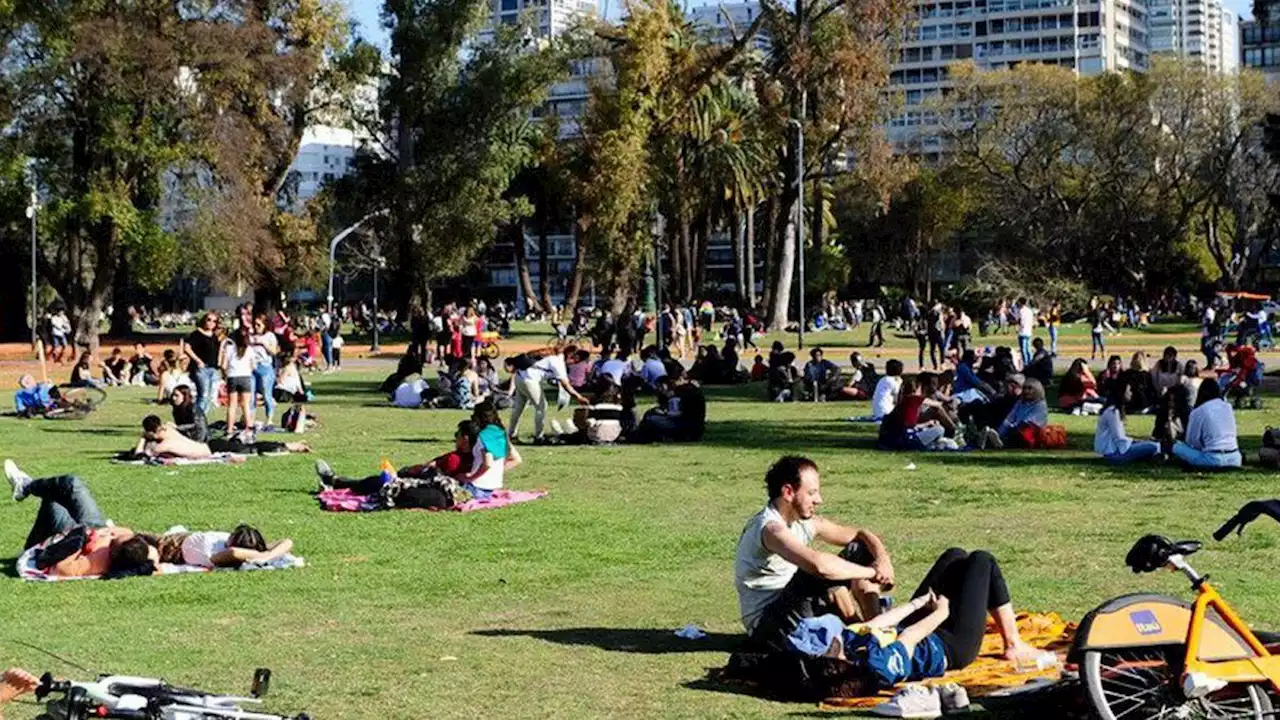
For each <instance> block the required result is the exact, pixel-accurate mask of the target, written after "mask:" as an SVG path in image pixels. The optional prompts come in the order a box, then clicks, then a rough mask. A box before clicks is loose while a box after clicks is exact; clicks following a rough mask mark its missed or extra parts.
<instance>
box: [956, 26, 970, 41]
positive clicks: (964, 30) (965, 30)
mask: <svg viewBox="0 0 1280 720" xmlns="http://www.w3.org/2000/svg"><path fill="white" fill-rule="evenodd" d="M956 37H958V38H967V37H973V23H956Z"/></svg>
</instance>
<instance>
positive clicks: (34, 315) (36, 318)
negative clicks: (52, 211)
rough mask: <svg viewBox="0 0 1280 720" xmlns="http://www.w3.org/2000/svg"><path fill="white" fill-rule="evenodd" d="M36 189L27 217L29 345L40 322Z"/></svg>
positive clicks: (33, 341)
mask: <svg viewBox="0 0 1280 720" xmlns="http://www.w3.org/2000/svg"><path fill="white" fill-rule="evenodd" d="M39 200H40V199H39V198H38V197H36V191H35V190H32V191H31V204H30V205H28V206H27V217H28V218H30V219H31V347H35V346H36V325H37V324H38V323H39V322H40V310H39V309H38V308H37V307H36V302H37V299H36V211H37V209H39V207H40V202H39Z"/></svg>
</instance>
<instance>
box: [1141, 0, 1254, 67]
mask: <svg viewBox="0 0 1280 720" xmlns="http://www.w3.org/2000/svg"><path fill="white" fill-rule="evenodd" d="M1147 8H1148V21H1147V25H1148V30H1149V35H1150V41H1151V52H1153V53H1168V54H1171V55H1178V56H1180V57H1184V58H1188V59H1192V60H1199V61H1201V62H1203V63H1204V64H1205V67H1206V68H1207V69H1208V70H1210V71H1211V72H1216V73H1223V74H1230V73H1234V72H1236V71H1237V70H1239V67H1240V50H1239V46H1238V44H1237V42H1238V39H1239V33H1240V28H1239V23H1238V21H1237V18H1236V15H1235V13H1233V12H1231V11H1230V10H1227V9H1226V8H1225V7H1224V6H1223V4H1222V0H1150V2H1149V4H1148V5H1147Z"/></svg>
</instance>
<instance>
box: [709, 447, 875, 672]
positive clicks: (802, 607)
mask: <svg viewBox="0 0 1280 720" xmlns="http://www.w3.org/2000/svg"><path fill="white" fill-rule="evenodd" d="M764 480H765V487H766V488H767V490H768V492H769V502H768V504H766V505H765V506H764V509H763V510H761V511H760V512H758V513H756V514H755V515H753V516H752V517H751V519H750V520H748V521H747V525H746V527H745V528H743V530H742V536H741V537H740V538H739V540H738V552H737V559H736V561H735V563H734V584H735V586H736V587H737V590H738V607H739V609H740V610H741V614H742V624H743V626H745V627H746V629H747V636H748V637H749V638H751V640H753V641H754V642H756V643H758V644H760V645H763V646H765V647H768V648H770V649H773V650H787V649H788V647H789V645H788V642H787V636H788V635H790V634H791V632H792V631H793V630H795V628H796V624H797V623H798V622H799V621H800V619H802V618H806V617H813V616H815V615H819V614H824V613H828V612H833V611H834V612H836V613H838V614H839V616H840V617H841V618H842V619H843V620H844V621H845V622H852V621H853V620H855V619H856V618H859V617H861V618H863V619H871V618H873V617H875V616H876V615H878V614H879V610H880V594H881V592H882V591H884V590H887V589H889V588H892V586H893V583H894V574H893V563H892V562H891V561H890V559H889V552H888V551H887V550H886V549H885V546H884V543H883V542H881V541H880V538H879V537H877V536H876V535H874V534H872V533H871V532H868V531H866V530H859V529H856V528H852V527H847V526H844V525H840V524H837V523H835V522H832V521H830V520H827V519H824V518H821V517H818V516H817V509H818V506H819V505H821V504H822V495H821V493H820V489H819V478H818V466H817V465H816V464H814V462H813V461H812V460H810V459H808V458H804V457H799V456H795V455H788V456H785V457H782V458H781V459H779V460H778V461H777V462H776V463H774V464H773V466H772V467H770V468H769V471H768V472H767V473H766V474H765V479H764ZM815 539H816V540H821V541H823V542H825V543H827V544H828V545H832V546H835V547H843V548H844V550H843V551H841V552H840V554H839V555H835V554H832V553H829V552H823V551H820V550H815V549H813V548H811V547H810V544H811V543H812V542H813V541H814V540H815Z"/></svg>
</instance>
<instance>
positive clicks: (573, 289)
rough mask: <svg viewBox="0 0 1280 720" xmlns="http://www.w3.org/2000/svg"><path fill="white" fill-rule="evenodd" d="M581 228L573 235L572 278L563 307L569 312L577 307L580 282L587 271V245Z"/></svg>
mask: <svg viewBox="0 0 1280 720" xmlns="http://www.w3.org/2000/svg"><path fill="white" fill-rule="evenodd" d="M583 237H584V236H583V233H582V228H575V232H574V233H573V250H574V252H573V277H572V279H571V280H570V281H569V294H568V297H567V298H565V301H564V306H565V307H567V308H569V309H570V310H571V311H572V310H573V309H574V308H576V307H578V299H579V298H580V297H581V296H582V280H583V276H585V275H586V270H587V259H586V255H587V244H586V241H585V240H583Z"/></svg>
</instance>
